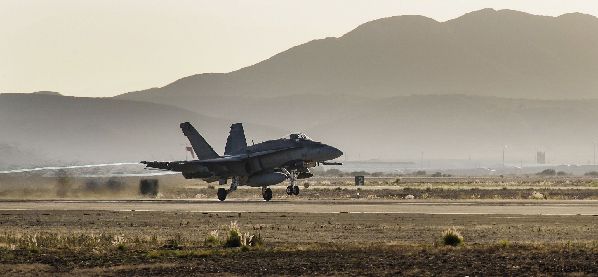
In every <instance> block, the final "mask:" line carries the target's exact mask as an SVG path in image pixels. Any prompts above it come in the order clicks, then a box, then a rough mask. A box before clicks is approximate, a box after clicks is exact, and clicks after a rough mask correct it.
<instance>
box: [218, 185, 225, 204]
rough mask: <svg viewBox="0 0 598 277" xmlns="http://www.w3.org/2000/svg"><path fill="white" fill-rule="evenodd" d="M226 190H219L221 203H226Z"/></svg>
mask: <svg viewBox="0 0 598 277" xmlns="http://www.w3.org/2000/svg"><path fill="white" fill-rule="evenodd" d="M226 194H227V192H226V189H224V188H219V189H218V200H220V201H224V200H225V199H226Z"/></svg>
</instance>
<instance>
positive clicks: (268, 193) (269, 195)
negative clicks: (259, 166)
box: [262, 188, 272, 201]
mask: <svg viewBox="0 0 598 277" xmlns="http://www.w3.org/2000/svg"><path fill="white" fill-rule="evenodd" d="M262 196H264V200H266V201H270V199H272V189H270V188H267V189H265V190H264V193H262Z"/></svg>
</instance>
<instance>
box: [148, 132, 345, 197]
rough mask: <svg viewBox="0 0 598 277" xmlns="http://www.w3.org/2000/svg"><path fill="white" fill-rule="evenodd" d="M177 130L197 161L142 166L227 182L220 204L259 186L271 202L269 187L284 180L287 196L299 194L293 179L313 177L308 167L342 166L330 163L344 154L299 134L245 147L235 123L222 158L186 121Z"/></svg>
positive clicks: (221, 183)
mask: <svg viewBox="0 0 598 277" xmlns="http://www.w3.org/2000/svg"><path fill="white" fill-rule="evenodd" d="M180 127H181V130H182V131H183V134H184V135H185V136H186V137H187V139H189V142H190V143H191V146H192V148H193V151H194V152H195V154H196V155H197V160H191V161H173V162H159V161H153V162H148V161H142V162H141V163H142V164H145V165H146V168H154V169H162V170H169V171H176V172H181V173H182V174H183V176H184V177H185V178H186V179H202V180H205V181H207V182H215V181H219V183H220V185H225V184H227V182H228V180H229V179H230V187H229V188H228V189H225V188H219V189H218V193H217V194H218V199H219V200H220V201H224V200H225V199H226V196H227V195H228V194H230V193H232V192H233V191H235V190H236V189H237V187H238V186H252V187H261V188H262V196H263V197H264V200H266V201H270V199H272V189H270V186H272V185H276V184H279V183H282V182H284V181H285V180H289V181H290V184H289V186H287V189H286V193H287V194H288V195H298V194H299V186H297V184H296V180H298V179H305V178H310V177H312V176H313V174H312V173H311V172H310V170H309V168H311V167H315V166H317V165H318V164H325V165H341V163H336V162H332V161H331V160H333V159H336V158H338V157H340V156H342V155H343V152H341V151H340V150H338V149H336V148H334V147H332V146H329V145H326V144H323V143H321V142H317V141H313V140H312V139H310V138H309V137H308V136H306V135H305V134H302V133H296V134H291V135H290V136H289V137H288V138H281V139H275V140H269V141H265V142H262V143H258V144H254V145H250V146H248V145H247V141H246V138H245V131H244V130H243V125H242V124H241V123H235V124H233V125H231V127H230V134H229V136H228V138H227V140H226V147H225V150H224V155H223V156H220V155H218V154H217V153H216V151H214V149H213V148H212V146H210V145H209V144H208V143H207V142H206V140H205V139H204V138H203V137H202V136H201V135H200V134H199V133H198V132H197V130H196V129H195V128H194V127H193V126H192V125H191V124H190V123H189V122H184V123H181V125H180Z"/></svg>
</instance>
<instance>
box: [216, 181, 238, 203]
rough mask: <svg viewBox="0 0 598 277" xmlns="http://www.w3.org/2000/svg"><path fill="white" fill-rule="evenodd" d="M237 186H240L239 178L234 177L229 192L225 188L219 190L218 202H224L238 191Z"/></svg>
mask: <svg viewBox="0 0 598 277" xmlns="http://www.w3.org/2000/svg"><path fill="white" fill-rule="evenodd" d="M237 186H239V177H233V178H232V181H231V183H230V188H229V189H228V190H227V189H224V188H219V189H218V200H220V201H224V200H225V199H226V196H227V195H228V194H229V193H231V192H233V191H235V190H237Z"/></svg>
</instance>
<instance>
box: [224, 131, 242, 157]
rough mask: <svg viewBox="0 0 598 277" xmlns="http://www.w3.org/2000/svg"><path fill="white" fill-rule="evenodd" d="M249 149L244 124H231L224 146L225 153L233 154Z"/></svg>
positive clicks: (226, 154) (227, 154)
mask: <svg viewBox="0 0 598 277" xmlns="http://www.w3.org/2000/svg"><path fill="white" fill-rule="evenodd" d="M246 149H247V141H246V139H245V130H243V124H241V123H235V124H233V125H231V126H230V133H229V135H228V138H227V139H226V147H225V148H224V155H225V156H231V155H237V154H242V153H245V150H246Z"/></svg>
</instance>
